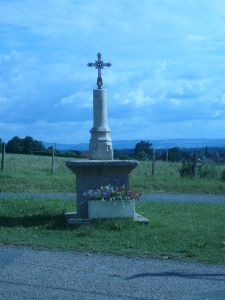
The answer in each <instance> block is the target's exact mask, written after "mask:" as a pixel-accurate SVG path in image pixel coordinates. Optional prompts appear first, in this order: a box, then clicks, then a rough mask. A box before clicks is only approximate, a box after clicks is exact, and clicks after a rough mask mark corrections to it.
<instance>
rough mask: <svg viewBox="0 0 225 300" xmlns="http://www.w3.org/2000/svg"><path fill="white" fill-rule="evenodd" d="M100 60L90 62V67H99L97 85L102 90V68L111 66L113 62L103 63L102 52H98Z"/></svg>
mask: <svg viewBox="0 0 225 300" xmlns="http://www.w3.org/2000/svg"><path fill="white" fill-rule="evenodd" d="M97 57H98V60H96V61H95V63H90V62H89V63H88V64H87V65H88V67H95V69H98V78H97V86H98V89H99V90H101V89H102V85H103V81H102V76H101V69H103V68H104V67H111V65H112V64H111V63H109V62H108V63H103V61H102V60H101V57H102V55H101V53H98V54H97Z"/></svg>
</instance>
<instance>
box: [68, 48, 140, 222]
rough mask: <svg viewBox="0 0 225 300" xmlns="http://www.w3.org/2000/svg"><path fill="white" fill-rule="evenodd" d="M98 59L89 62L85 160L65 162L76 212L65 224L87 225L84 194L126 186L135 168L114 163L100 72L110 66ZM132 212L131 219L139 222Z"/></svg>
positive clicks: (134, 164) (131, 164)
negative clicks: (92, 75) (92, 80)
mask: <svg viewBox="0 0 225 300" xmlns="http://www.w3.org/2000/svg"><path fill="white" fill-rule="evenodd" d="M97 57H98V60H97V61H96V62H95V63H89V64H88V66H89V67H95V68H96V69H98V79H97V86H98V89H96V90H94V91H93V128H92V129H91V131H90V132H91V139H90V145H89V160H74V161H67V162H66V166H67V167H68V168H70V170H72V171H73V173H74V174H76V202H77V212H71V213H66V214H65V216H66V219H67V222H68V223H69V224H80V222H81V223H83V222H89V220H88V217H89V212H88V200H87V199H85V197H84V192H86V191H87V190H90V189H97V188H100V187H101V186H105V185H108V184H110V185H113V186H123V185H125V186H127V187H129V174H130V173H131V172H132V170H133V169H135V168H136V167H137V165H138V162H137V161H135V160H114V159H113V150H112V140H111V138H110V129H109V127H108V120H107V95H106V90H103V89H102V84H103V82H102V77H101V69H103V67H105V66H107V67H110V66H111V63H103V61H101V54H100V53H98V54H97ZM138 216H139V215H137V214H136V213H135V216H134V220H139V219H138V218H139V217H138Z"/></svg>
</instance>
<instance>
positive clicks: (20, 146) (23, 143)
mask: <svg viewBox="0 0 225 300" xmlns="http://www.w3.org/2000/svg"><path fill="white" fill-rule="evenodd" d="M33 151H45V147H44V145H43V144H42V142H39V141H37V140H33V138H32V137H30V136H26V137H25V139H20V138H19V137H18V136H15V137H14V138H12V139H11V140H10V141H9V142H8V143H7V144H6V152H7V153H18V154H20V153H24V154H31V153H32V152H33Z"/></svg>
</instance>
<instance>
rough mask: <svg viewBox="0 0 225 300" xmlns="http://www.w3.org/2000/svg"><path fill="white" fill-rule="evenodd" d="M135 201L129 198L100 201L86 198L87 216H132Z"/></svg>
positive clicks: (90, 217) (94, 217) (93, 217)
mask: <svg viewBox="0 0 225 300" xmlns="http://www.w3.org/2000/svg"><path fill="white" fill-rule="evenodd" d="M134 213H135V202H134V201H130V200H123V202H122V201H121V200H116V201H112V202H109V201H105V202H103V201H101V200H88V217H89V219H90V220H92V219H98V218H100V219H103V218H133V219H134Z"/></svg>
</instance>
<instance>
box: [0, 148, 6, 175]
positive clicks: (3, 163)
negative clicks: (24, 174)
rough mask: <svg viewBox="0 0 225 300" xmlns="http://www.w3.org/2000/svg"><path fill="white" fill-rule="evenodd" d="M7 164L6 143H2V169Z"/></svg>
mask: <svg viewBox="0 0 225 300" xmlns="http://www.w3.org/2000/svg"><path fill="white" fill-rule="evenodd" d="M4 165H5V143H2V161H1V170H2V171H3V170H4Z"/></svg>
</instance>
